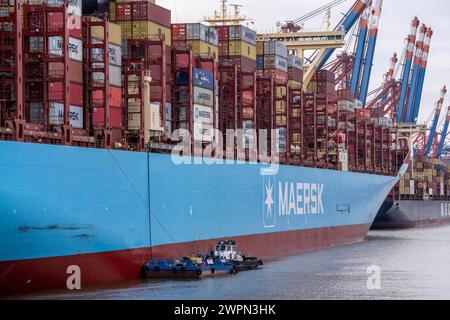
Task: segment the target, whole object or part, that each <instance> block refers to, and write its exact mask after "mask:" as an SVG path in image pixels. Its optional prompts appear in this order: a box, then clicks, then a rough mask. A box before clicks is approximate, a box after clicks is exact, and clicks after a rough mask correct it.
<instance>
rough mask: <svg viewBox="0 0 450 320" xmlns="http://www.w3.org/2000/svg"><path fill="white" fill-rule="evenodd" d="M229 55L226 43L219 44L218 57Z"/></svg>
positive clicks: (228, 46) (228, 47)
mask: <svg viewBox="0 0 450 320" xmlns="http://www.w3.org/2000/svg"><path fill="white" fill-rule="evenodd" d="M229 54H230V45H229V43H228V41H220V42H219V56H227V55H229Z"/></svg>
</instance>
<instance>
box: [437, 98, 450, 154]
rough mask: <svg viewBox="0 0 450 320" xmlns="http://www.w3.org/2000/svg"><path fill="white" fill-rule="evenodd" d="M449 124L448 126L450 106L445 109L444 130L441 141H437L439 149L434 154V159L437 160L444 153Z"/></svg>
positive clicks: (449, 122)
mask: <svg viewBox="0 0 450 320" xmlns="http://www.w3.org/2000/svg"><path fill="white" fill-rule="evenodd" d="M449 124H450V106H449V107H448V109H447V116H446V118H445V124H444V128H443V129H442V133H441V140H440V141H439V147H438V150H437V154H436V157H437V158H438V159H439V158H440V157H441V156H442V153H443V152H444V147H445V139H446V138H447V133H448V128H449Z"/></svg>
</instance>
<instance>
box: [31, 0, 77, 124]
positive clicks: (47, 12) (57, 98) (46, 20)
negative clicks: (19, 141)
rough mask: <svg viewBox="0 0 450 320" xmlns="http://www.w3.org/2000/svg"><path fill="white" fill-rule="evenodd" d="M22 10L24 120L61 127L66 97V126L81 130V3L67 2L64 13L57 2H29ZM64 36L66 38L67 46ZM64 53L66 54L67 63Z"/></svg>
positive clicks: (61, 5) (61, 4)
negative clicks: (66, 87)
mask: <svg viewBox="0 0 450 320" xmlns="http://www.w3.org/2000/svg"><path fill="white" fill-rule="evenodd" d="M45 4H46V5H45ZM24 8H25V11H24V28H25V30H24V36H25V41H24V43H25V57H24V58H25V76H26V79H25V83H26V86H25V96H26V104H27V106H28V115H27V116H28V121H29V122H30V123H34V124H43V125H63V122H64V103H65V100H66V98H67V97H69V98H68V104H69V106H70V124H71V125H72V126H73V127H74V128H78V129H83V127H84V124H83V42H82V39H81V38H82V37H81V34H82V31H81V1H73V2H71V3H70V5H69V6H68V7H67V9H66V10H64V8H65V5H64V2H63V1H57V0H54V1H49V2H47V3H46V2H45V1H30V2H29V4H27V5H25V6H24ZM64 11H66V12H64ZM65 19H67V23H66V20H65ZM66 33H67V34H68V35H69V38H68V43H67V44H65V39H64V37H65V34H66ZM65 46H67V50H68V51H67V50H66V49H65ZM66 52H68V54H69V60H68V63H67V64H66V62H65V55H66ZM67 69H68V70H69V72H68V73H67ZM65 77H68V78H69V79H68V80H69V95H67V94H66V90H65Z"/></svg>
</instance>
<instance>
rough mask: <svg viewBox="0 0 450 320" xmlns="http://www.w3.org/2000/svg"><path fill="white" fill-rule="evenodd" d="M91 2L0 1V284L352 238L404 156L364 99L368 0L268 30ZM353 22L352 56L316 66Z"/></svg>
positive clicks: (107, 277)
mask: <svg viewBox="0 0 450 320" xmlns="http://www.w3.org/2000/svg"><path fill="white" fill-rule="evenodd" d="M94 7H95V10H91V11H90V12H88V13H86V12H84V14H83V10H82V3H81V1H78V0H72V1H65V0H48V1H44V0H43V1H37V0H35V1H17V0H16V1H2V2H1V6H0V41H1V43H0V59H1V60H0V62H1V69H0V76H1V82H0V94H1V97H0V107H1V110H0V111H1V112H0V116H1V118H0V120H1V121H0V155H1V157H0V175H1V177H2V179H0V212H1V215H0V241H1V243H2V246H1V247H0V292H1V294H6V295H10V294H13V293H31V292H35V291H39V290H53V289H60V290H67V288H68V286H67V283H68V281H69V280H70V277H71V276H72V272H74V271H73V270H78V272H79V276H80V277H81V280H80V281H81V286H82V287H83V288H86V287H88V286H91V285H99V284H110V283H114V282H119V281H125V280H129V279H137V278H139V275H140V270H141V267H142V265H143V264H144V262H145V261H146V260H147V259H148V258H149V257H154V258H171V257H181V256H189V255H193V254H196V253H198V252H206V251H208V250H209V249H210V248H211V246H213V245H214V244H215V243H217V241H218V240H223V239H230V238H232V239H234V240H236V241H237V243H238V244H239V247H240V248H241V249H242V250H243V251H244V252H246V253H248V254H249V255H252V256H258V257H261V258H262V259H265V260H267V259H269V260H271V259H277V258H280V257H282V256H286V255H291V254H295V253H300V252H305V251H311V250H318V249H324V248H331V247H334V246H341V245H347V244H353V243H357V242H360V241H363V240H364V238H365V236H366V234H367V232H368V230H369V229H370V227H371V225H372V223H373V221H374V219H375V216H376V214H377V212H378V210H379V208H380V207H381V205H382V204H383V201H384V200H385V198H386V196H387V195H388V193H389V192H390V190H391V189H392V188H393V187H394V186H395V185H396V184H397V183H398V180H399V177H400V175H399V171H405V168H406V167H405V165H404V159H405V157H406V155H407V154H408V152H409V149H408V144H407V143H404V141H403V140H400V139H398V132H397V130H396V128H395V127H394V126H393V125H392V123H391V122H390V121H388V120H386V119H387V118H385V117H384V116H383V115H382V114H381V112H380V110H379V108H377V107H374V106H376V105H377V103H376V101H375V100H374V99H371V100H370V101H369V100H367V91H368V90H367V89H368V85H369V81H368V80H369V79H370V74H371V67H372V62H370V63H366V64H364V63H361V61H363V60H364V61H366V60H367V59H368V60H367V61H370V60H371V59H373V54H374V50H375V43H376V38H377V37H376V34H377V32H376V31H377V28H378V24H377V21H378V18H379V15H380V13H381V1H356V2H355V4H354V5H353V6H352V8H351V9H350V11H349V12H348V13H347V14H346V15H345V17H344V19H343V21H341V22H340V23H339V25H338V26H337V27H336V29H335V30H332V31H320V32H317V33H310V32H309V33H308V32H303V31H302V30H300V29H301V27H300V24H296V23H295V22H292V23H288V24H286V25H284V26H282V30H281V31H280V33H277V34H265V35H258V34H257V33H256V32H255V31H253V30H251V29H250V28H247V27H245V26H244V25H243V24H244V23H243V22H244V21H245V20H246V18H245V17H243V16H242V15H240V13H239V12H238V10H239V6H237V7H235V12H234V13H228V12H227V10H228V9H227V4H226V1H222V12H221V14H216V15H215V16H214V17H211V18H209V19H207V22H208V23H184V24H182V23H176V24H172V21H171V13H170V11H169V10H167V9H165V8H163V7H161V6H158V5H157V4H155V3H154V1H109V2H103V3H102V6H98V7H97V6H94ZM99 8H101V9H99ZM92 11H95V12H92ZM363 12H367V13H368V15H366V14H364V15H363ZM370 16H372V17H373V18H374V19H371V20H370V21H372V22H371V23H370V24H367V22H368V21H369V20H368V19H369V18H370ZM358 20H360V29H361V32H362V33H363V34H364V30H365V31H366V32H365V34H366V37H367V39H366V38H360V46H359V47H360V48H362V50H363V51H358V52H357V53H356V54H355V55H353V54H352V55H349V54H348V53H346V52H343V53H341V54H339V55H338V56H337V58H336V60H334V61H331V60H330V58H331V57H332V56H333V54H332V53H333V52H334V50H335V49H336V48H339V47H341V46H343V45H344V37H345V35H346V34H347V33H348V32H349V31H350V30H351V29H352V27H353V26H354V25H355V24H356V23H357V21H358ZM367 28H368V29H367ZM287 37H293V38H296V39H297V41H296V42H294V41H285V40H284V41H283V40H282V38H287ZM305 38H308V39H309V40H308V41H307V43H305V42H304V41H303V40H305ZM324 38H325V40H324ZM366 40H368V41H366ZM286 42H289V43H291V45H295V46H296V47H288V46H286V44H285V43H286ZM361 43H362V44H361ZM314 47H317V49H318V55H317V56H316V57H315V58H314V59H313V60H311V61H313V62H311V63H310V64H309V65H308V66H304V65H303V51H301V50H311V48H314ZM294 51H296V53H297V54H296V55H292V54H291V53H293V52H294ZM329 60H330V61H329ZM353 65H354V67H353ZM352 72H357V74H358V76H356V77H355V76H354V77H353V78H354V79H358V81H355V83H354V90H353V91H352V88H351V87H350V80H351V78H352ZM359 75H361V76H359ZM359 79H361V81H359ZM347 84H348V86H347ZM386 86H387V87H389V86H390V82H389V83H388V84H386ZM336 88H338V90H336ZM363 106H367V107H365V108H363ZM256 130H258V133H261V132H263V133H264V132H269V134H268V135H267V137H268V139H265V137H264V135H261V134H259V135H257V134H256V132H257V131H256ZM230 131H231V134H230V133H229V132H230ZM264 145H265V146H266V148H264V147H263V146H264ZM224 146H227V147H226V148H225V147H224ZM263 150H266V152H262V151H263ZM261 154H263V155H264V156H261ZM277 158H278V159H279V161H274V159H277ZM401 167H402V168H401Z"/></svg>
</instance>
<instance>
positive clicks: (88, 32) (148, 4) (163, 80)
mask: <svg viewBox="0 0 450 320" xmlns="http://www.w3.org/2000/svg"><path fill="white" fill-rule="evenodd" d="M45 3H47V5H45ZM65 3H66V2H64V1H63V0H52V1H47V2H46V1H41V2H39V1H37V2H36V1H33V4H25V5H24V6H23V12H20V13H19V15H20V17H22V15H23V19H17V18H16V15H15V13H14V7H8V12H11V14H7V15H6V16H5V14H4V12H5V10H2V11H1V12H3V13H2V14H3V16H2V17H0V22H2V23H3V24H1V26H2V32H1V41H2V44H3V45H2V48H1V56H2V57H13V58H15V57H16V56H17V59H18V66H19V67H18V68H16V66H15V65H10V66H9V68H6V67H5V68H3V69H2V70H4V71H5V72H3V73H2V75H1V76H2V83H1V85H0V89H1V90H0V91H1V92H0V94H1V97H2V99H1V101H0V102H1V127H2V128H1V131H0V133H1V135H2V136H4V137H8V138H9V139H24V140H27V141H34V142H50V143H64V144H67V145H87V146H99V147H105V148H118V149H127V150H141V151H142V150H144V149H145V148H147V146H148V145H147V142H148V141H149V140H151V141H152V142H158V143H159V145H160V147H161V145H162V144H164V145H165V147H164V148H165V149H164V148H162V149H158V148H156V147H155V150H156V151H158V152H163V149H164V150H165V152H168V151H170V149H171V146H173V144H174V143H177V142H178V141H179V138H177V137H173V136H172V132H173V131H174V130H176V129H186V130H188V131H189V132H190V133H191V137H192V142H193V143H192V145H193V151H194V152H195V154H197V155H200V154H201V151H202V150H203V149H204V148H205V147H206V145H208V144H209V143H211V142H213V141H215V142H222V141H220V138H221V137H218V136H215V129H217V128H218V129H220V130H221V132H222V134H223V138H224V141H223V145H227V144H228V145H230V144H231V145H233V146H234V152H233V154H228V155H226V156H227V157H232V158H235V157H238V156H240V154H239V150H241V149H244V150H245V152H246V154H245V157H246V159H250V150H252V149H256V148H252V147H256V146H257V145H258V143H259V142H261V141H260V140H258V137H257V136H256V135H255V131H256V130H258V129H266V130H274V129H276V132H277V133H278V141H277V143H276V144H273V143H272V140H271V138H272V137H271V135H270V131H269V133H268V138H269V140H268V146H267V147H268V150H269V152H272V153H273V152H276V153H278V154H279V155H280V158H281V161H282V163H286V164H295V165H305V166H315V167H320V168H329V169H340V170H351V171H360V172H373V173H381V172H383V173H394V172H395V170H396V168H397V167H398V165H399V163H398V162H397V161H398V159H399V158H401V155H399V154H397V150H396V148H395V146H394V145H393V144H394V141H395V131H394V130H393V129H392V123H390V122H389V121H388V120H386V119H384V118H383V117H379V116H378V115H375V114H372V113H371V111H370V110H367V109H363V108H362V106H361V105H360V103H359V102H358V101H355V99H354V97H353V95H352V94H351V93H350V92H349V91H348V90H347V89H342V90H339V91H336V81H335V75H334V74H333V73H332V72H330V71H327V70H320V71H318V72H317V73H316V74H315V75H314V77H313V80H312V81H311V83H309V85H308V86H307V87H303V63H302V60H301V59H299V58H298V57H296V56H293V55H290V54H288V50H287V47H286V46H284V45H283V44H281V43H278V42H274V41H261V42H257V41H256V38H257V35H256V32H255V31H253V30H251V29H249V28H247V27H244V26H238V25H232V26H231V25H227V26H213V27H208V26H206V25H203V24H200V23H177V24H171V13H170V11H169V10H167V9H165V8H162V7H160V6H158V5H157V4H155V2H154V1H129V0H123V1H120V0H118V1H109V10H105V9H102V11H103V12H104V11H107V12H109V19H110V21H111V22H108V19H107V18H106V17H103V18H99V17H93V16H84V17H80V16H79V15H80V13H81V5H80V2H79V1H75V2H71V5H70V6H69V8H66V7H65ZM63 4H64V5H63ZM3 6H4V5H3ZM67 12H70V15H69V14H67ZM73 13H74V14H73ZM66 15H67V17H66ZM67 18H68V19H69V20H67V21H68V22H69V23H64V21H66V19H67ZM22 22H23V28H22V26H21V23H22ZM78 22H79V23H78ZM15 26H16V27H17V28H18V29H20V30H22V29H23V37H24V39H23V41H20V36H21V35H20V34H19V33H18V32H17V31H16V30H15V29H14V27H15ZM74 26H75V27H74ZM18 37H19V40H16V39H17V38H18ZM13 43H16V44H17V46H16V47H15V48H14V47H13V46H11V45H8V44H13ZM22 43H23V44H24V47H23V48H21V44H22ZM19 52H23V59H24V61H23V62H21V61H20V59H21V58H22V56H21V55H20V54H18V53H19ZM2 60H4V61H8V59H3V58H2ZM21 68H23V71H24V72H23V74H24V81H23V82H24V83H25V85H24V103H25V104H24V108H23V112H22V113H23V115H21V111H20V110H14V109H13V108H12V104H11V103H9V102H8V101H12V100H14V96H15V92H14V91H15V90H16V88H15V87H17V83H20V81H19V82H18V81H17V79H18V77H16V74H21V72H22V71H21V70H20V69H21ZM19 78H20V77H19ZM107 79H109V81H108V80H107ZM20 89H21V87H20V86H19V87H18V94H19V96H21V94H20ZM19 109H20V108H19ZM9 119H11V120H14V119H15V120H14V121H9ZM227 129H233V130H238V129H241V133H240V134H238V135H236V136H227V133H226V130H227ZM442 178H444V177H442Z"/></svg>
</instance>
